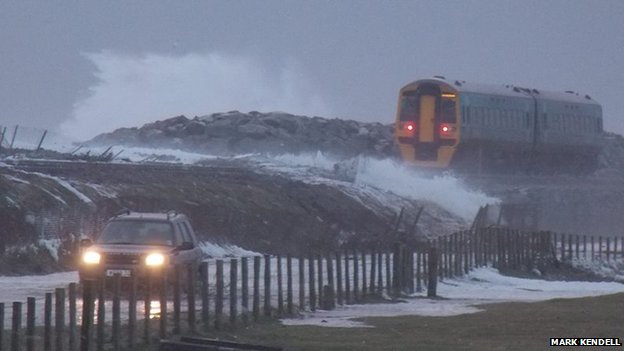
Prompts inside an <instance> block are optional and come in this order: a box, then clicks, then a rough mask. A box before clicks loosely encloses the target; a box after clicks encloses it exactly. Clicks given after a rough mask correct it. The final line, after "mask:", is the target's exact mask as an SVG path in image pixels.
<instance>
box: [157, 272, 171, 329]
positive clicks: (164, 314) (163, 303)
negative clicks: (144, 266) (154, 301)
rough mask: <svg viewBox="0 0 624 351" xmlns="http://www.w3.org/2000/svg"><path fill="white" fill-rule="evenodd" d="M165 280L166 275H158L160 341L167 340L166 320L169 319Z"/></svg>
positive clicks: (164, 273) (166, 283)
mask: <svg viewBox="0 0 624 351" xmlns="http://www.w3.org/2000/svg"><path fill="white" fill-rule="evenodd" d="M167 280H168V279H167V274H166V272H163V274H161V275H160V324H159V328H158V335H159V337H160V339H165V338H167V319H168V317H169V314H168V311H167V300H168V296H167V290H168V289H167V285H168V284H169V282H168V281H167Z"/></svg>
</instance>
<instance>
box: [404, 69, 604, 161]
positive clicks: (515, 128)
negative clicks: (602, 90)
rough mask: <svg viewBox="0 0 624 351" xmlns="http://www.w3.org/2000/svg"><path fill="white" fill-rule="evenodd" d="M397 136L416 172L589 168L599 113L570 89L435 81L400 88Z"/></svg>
mask: <svg viewBox="0 0 624 351" xmlns="http://www.w3.org/2000/svg"><path fill="white" fill-rule="evenodd" d="M395 135H396V140H397V142H398V145H399V149H400V152H401V156H402V157H403V159H404V160H405V161H407V162H408V163H411V164H414V165H416V166H419V167H422V168H437V169H446V168H454V169H471V170H474V169H479V170H482V169H484V168H485V169H487V170H492V171H494V172H498V171H500V170H512V171H517V170H520V169H525V170H526V169H527V168H554V169H558V168H561V167H562V166H566V165H565V163H567V164H568V165H567V166H571V167H572V169H575V168H579V167H581V168H587V166H588V163H591V162H593V161H595V155H596V154H597V152H598V151H599V149H600V145H601V135H602V110H601V107H600V105H599V104H598V103H597V102H595V101H594V100H592V99H591V98H590V97H589V96H588V95H584V96H582V95H580V94H577V93H574V92H564V93H556V92H547V91H540V90H537V89H526V88H521V87H517V86H513V85H501V86H496V85H487V84H476V83H467V82H465V81H459V80H447V79H445V78H444V77H439V76H437V77H434V78H432V79H423V80H418V81H415V82H412V83H410V84H408V85H406V86H404V87H403V88H402V89H401V91H400V94H399V103H398V111H397V116H396V125H395ZM568 168H569V167H568Z"/></svg>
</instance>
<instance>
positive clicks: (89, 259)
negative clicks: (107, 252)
mask: <svg viewBox="0 0 624 351" xmlns="http://www.w3.org/2000/svg"><path fill="white" fill-rule="evenodd" d="M101 258H102V255H100V254H99V253H97V252H95V251H87V252H85V253H84V254H83V255H82V262H84V263H86V264H99V263H100V259H101Z"/></svg>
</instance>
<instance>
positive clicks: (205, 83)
mask: <svg viewBox="0 0 624 351" xmlns="http://www.w3.org/2000/svg"><path fill="white" fill-rule="evenodd" d="M438 74H439V75H445V76H447V77H452V78H458V79H463V80H467V81H468V80H469V81H475V82H482V83H511V84H516V85H521V86H529V87H535V88H541V89H545V90H560V91H563V90H575V91H579V92H582V93H583V94H589V95H590V96H592V97H593V98H594V99H595V100H597V101H598V102H600V103H601V104H602V106H603V114H604V117H605V129H607V130H610V131H615V132H618V133H624V121H623V120H622V117H624V116H623V115H622V112H624V98H623V96H622V95H624V1H621V0H598V1H596V0H593V1H589V0H588V1H580V0H561V1H555V0H549V1H544V0H537V1H527V0H518V1H500V0H491V1H437V0H434V1H371V0H355V1H347V0H340V1H338V0H336V1H322V0H316V1H297V0H284V1H260V0H245V1H98V2H95V1H90V2H88V1H80V2H77V1H9V0H6V1H0V125H12V124H16V123H19V124H21V125H26V126H35V127H42V128H51V129H56V130H62V131H64V132H66V133H71V134H73V135H74V136H76V137H78V138H87V137H91V136H93V135H94V134H96V133H99V132H103V131H109V130H112V129H114V128H117V127H121V126H137V125H142V124H143V123H146V122H149V121H153V120H157V119H164V118H168V117H171V116H174V115H178V114H186V115H187V116H188V117H193V116H195V115H204V114H209V113H213V112H221V111H229V110H234V109H236V110H240V111H243V112H248V111H251V110H258V111H261V112H268V111H275V110H280V111H286V112H291V113H295V114H305V115H319V116H324V117H337V118H344V119H356V120H362V121H379V122H384V123H389V122H391V121H392V120H393V118H394V111H395V108H396V99H397V96H396V95H397V92H398V90H399V89H400V87H401V86H402V85H404V84H406V83H408V82H410V81H413V80H416V79H420V78H426V77H430V76H432V75H438Z"/></svg>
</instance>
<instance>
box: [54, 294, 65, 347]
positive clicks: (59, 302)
mask: <svg viewBox="0 0 624 351" xmlns="http://www.w3.org/2000/svg"><path fill="white" fill-rule="evenodd" d="M54 300H55V306H54V316H55V318H54V330H55V332H56V339H55V341H56V344H55V345H56V350H57V351H64V350H65V348H64V344H65V343H64V336H65V289H64V288H56V289H54Z"/></svg>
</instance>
